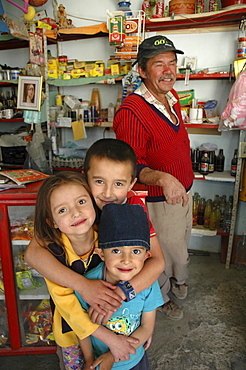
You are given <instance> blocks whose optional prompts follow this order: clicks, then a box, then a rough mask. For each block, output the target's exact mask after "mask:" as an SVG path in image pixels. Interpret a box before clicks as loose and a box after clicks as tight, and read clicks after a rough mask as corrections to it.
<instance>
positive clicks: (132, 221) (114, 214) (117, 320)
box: [76, 203, 163, 370]
mask: <svg viewBox="0 0 246 370" xmlns="http://www.w3.org/2000/svg"><path fill="white" fill-rule="evenodd" d="M96 251H97V253H98V254H99V255H100V257H101V259H102V260H103V262H102V263H101V264H99V265H98V266H97V267H95V268H93V269H92V270H90V271H88V272H87V273H86V274H85V276H86V277H87V278H89V279H102V280H106V281H108V282H110V283H112V284H115V285H118V286H119V287H120V288H121V289H122V290H123V292H124V293H125V296H126V300H125V301H124V302H123V303H122V306H121V307H120V308H119V309H118V310H117V311H116V312H115V313H113V315H112V316H111V318H110V320H109V321H108V322H107V324H106V327H107V328H108V329H109V330H112V331H114V332H115V333H117V334H120V335H125V336H132V337H134V338H137V339H138V340H139V342H138V344H135V345H134V347H135V348H136V354H135V355H130V358H129V359H127V360H126V361H124V362H121V361H120V362H117V363H116V362H114V359H113V356H112V354H111V352H110V351H109V348H108V347H107V346H106V345H105V344H104V343H103V342H101V341H100V340H98V339H97V338H94V337H93V336H91V337H90V339H91V343H92V348H93V356H94V359H96V360H95V361H94V362H93V365H94V366H95V365H100V364H102V363H103V362H104V364H108V366H109V367H108V369H111V367H110V366H112V369H122V370H133V369H134V370H149V369H150V366H149V362H148V358H147V354H146V352H145V348H144V344H145V343H146V341H148V339H149V338H150V337H151V336H152V333H153V330H154V326H155V317H156V308H157V307H159V306H161V305H162V304H163V298H162V295H161V292H160V288H159V284H158V282H157V281H156V282H155V283H154V284H153V285H151V286H150V287H149V288H147V289H145V290H143V291H142V292H140V293H138V294H136V293H135V291H134V289H133V287H132V286H131V284H130V282H129V280H131V279H132V278H133V277H134V276H135V275H136V274H138V273H140V272H141V270H142V268H143V266H144V262H145V260H146V259H147V258H148V257H150V231H149V221H148V217H147V214H146V212H145V211H144V209H143V208H142V207H141V206H140V205H130V204H115V203H110V204H107V205H105V206H104V207H103V209H102V214H101V218H100V225H99V230H98V248H96ZM143 278H144V277H143ZM76 295H77V297H78V299H79V301H80V303H81V304H82V306H83V307H84V308H85V309H88V308H89V305H88V304H87V303H86V302H85V301H84V300H83V299H82V297H81V296H80V295H79V294H77V292H76ZM84 341H88V338H86V339H84ZM82 346H83V344H82ZM85 348H86V349H87V350H86V352H87V353H85V351H83V353H84V355H85V360H86V366H87V365H88V369H89V368H90V367H89V366H90V365H92V363H91V358H92V357H93V356H91V354H90V355H89V354H88V345H87V344H86V345H85ZM87 355H88V358H89V360H88V361H87V359H86V357H87ZM85 369H87V367H85Z"/></svg>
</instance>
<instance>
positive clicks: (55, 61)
mask: <svg viewBox="0 0 246 370" xmlns="http://www.w3.org/2000/svg"><path fill="white" fill-rule="evenodd" d="M57 67H58V59H48V68H50V69H53V68H57Z"/></svg>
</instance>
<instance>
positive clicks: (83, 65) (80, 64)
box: [73, 61, 86, 68]
mask: <svg viewBox="0 0 246 370" xmlns="http://www.w3.org/2000/svg"><path fill="white" fill-rule="evenodd" d="M85 65H86V62H81V61H77V62H74V63H73V66H74V68H84V67H85Z"/></svg>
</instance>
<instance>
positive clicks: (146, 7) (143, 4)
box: [142, 0, 151, 19]
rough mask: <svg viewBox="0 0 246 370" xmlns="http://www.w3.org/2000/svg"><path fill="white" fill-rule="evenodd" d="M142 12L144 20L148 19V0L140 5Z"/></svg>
mask: <svg viewBox="0 0 246 370" xmlns="http://www.w3.org/2000/svg"><path fill="white" fill-rule="evenodd" d="M142 11H143V12H144V13H145V19H150V16H151V14H150V2H149V0H144V1H143V3H142Z"/></svg>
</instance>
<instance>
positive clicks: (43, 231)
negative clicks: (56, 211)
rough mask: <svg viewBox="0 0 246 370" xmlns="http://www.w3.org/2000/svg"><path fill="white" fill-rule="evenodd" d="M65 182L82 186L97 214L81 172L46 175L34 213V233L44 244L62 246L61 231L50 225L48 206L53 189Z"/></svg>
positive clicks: (50, 214)
mask: <svg viewBox="0 0 246 370" xmlns="http://www.w3.org/2000/svg"><path fill="white" fill-rule="evenodd" d="M66 184H78V185H81V186H83V187H84V188H85V190H86V191H87V192H88V194H89V196H90V198H91V200H92V203H93V206H94V208H95V210H96V215H97V206H96V203H95V200H94V198H93V196H92V194H91V191H90V188H89V185H88V183H87V180H86V178H85V176H84V175H83V174H81V173H79V172H74V171H61V172H59V173H58V174H57V175H55V176H50V177H48V178H47V179H46V180H45V181H44V182H43V184H42V185H41V187H40V189H39V192H38V196H37V201H36V207H35V215H34V230H35V235H36V236H37V237H38V239H40V240H42V241H43V242H45V243H46V244H49V243H56V244H58V245H60V246H61V247H64V245H63V242H62V238H61V231H60V230H59V229H58V228H56V229H55V228H54V227H53V226H52V225H53V217H52V212H51V207H50V197H51V194H52V192H53V191H54V190H55V189H57V188H59V187H60V186H62V185H66ZM96 218H97V217H96Z"/></svg>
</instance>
